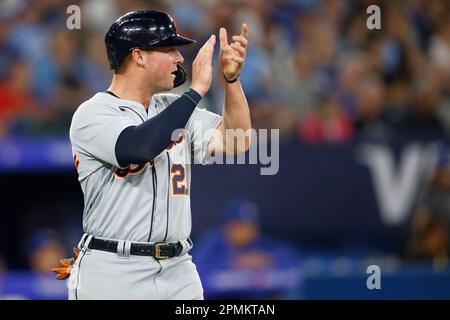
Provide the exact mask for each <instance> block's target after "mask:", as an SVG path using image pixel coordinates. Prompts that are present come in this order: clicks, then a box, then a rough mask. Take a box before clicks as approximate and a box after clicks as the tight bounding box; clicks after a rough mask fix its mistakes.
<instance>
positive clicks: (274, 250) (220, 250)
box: [192, 199, 301, 298]
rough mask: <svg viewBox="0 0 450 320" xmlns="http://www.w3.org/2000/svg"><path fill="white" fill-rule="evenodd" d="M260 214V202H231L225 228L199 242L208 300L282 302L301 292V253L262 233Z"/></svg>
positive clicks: (195, 256) (198, 256)
mask: <svg viewBox="0 0 450 320" xmlns="http://www.w3.org/2000/svg"><path fill="white" fill-rule="evenodd" d="M259 215H260V212H259V209H258V207H257V205H256V204H255V203H253V202H250V201H246V200H240V199H239V200H234V201H231V202H230V203H229V204H228V205H227V206H226V207H225V210H224V212H223V217H224V221H223V224H222V225H221V226H220V227H216V228H213V229H212V230H210V231H208V232H206V233H205V234H204V235H201V236H200V237H199V239H198V240H197V245H196V246H194V248H193V252H192V256H193V259H194V261H195V262H196V264H197V268H198V271H199V273H200V275H201V276H202V279H205V296H210V297H221V298H226V297H232V298H267V297H270V298H279V297H286V294H288V292H292V290H294V291H295V290H297V289H298V286H299V285H300V270H301V268H300V256H299V253H298V251H297V250H296V248H294V247H293V246H291V245H290V244H288V243H286V242H284V241H281V240H278V239H274V238H272V237H270V236H267V235H264V234H262V233H261V228H260V225H259ZM275 279H276V280H275Z"/></svg>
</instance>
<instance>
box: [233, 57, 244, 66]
mask: <svg viewBox="0 0 450 320" xmlns="http://www.w3.org/2000/svg"><path fill="white" fill-rule="evenodd" d="M231 60H233V61H235V62H237V63H239V64H242V63H244V60H245V59H244V58H242V57H238V56H232V57H231Z"/></svg>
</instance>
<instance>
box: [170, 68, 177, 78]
mask: <svg viewBox="0 0 450 320" xmlns="http://www.w3.org/2000/svg"><path fill="white" fill-rule="evenodd" d="M177 71H178V69H177V70H175V71H173V72H172V73H171V75H173V77H174V78H176V76H177Z"/></svg>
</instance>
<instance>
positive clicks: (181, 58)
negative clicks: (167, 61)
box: [175, 50, 184, 64]
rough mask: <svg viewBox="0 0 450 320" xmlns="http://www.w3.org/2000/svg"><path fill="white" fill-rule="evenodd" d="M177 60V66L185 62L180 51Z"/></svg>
mask: <svg viewBox="0 0 450 320" xmlns="http://www.w3.org/2000/svg"><path fill="white" fill-rule="evenodd" d="M175 59H176V62H177V64H181V63H183V62H184V58H183V55H182V54H181V52H180V51H179V50H177V55H176V58H175Z"/></svg>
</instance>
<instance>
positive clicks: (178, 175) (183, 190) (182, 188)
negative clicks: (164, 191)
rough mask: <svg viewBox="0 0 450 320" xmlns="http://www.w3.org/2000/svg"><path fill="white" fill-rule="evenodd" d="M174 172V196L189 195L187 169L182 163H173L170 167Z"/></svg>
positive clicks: (171, 171) (172, 172)
mask: <svg viewBox="0 0 450 320" xmlns="http://www.w3.org/2000/svg"><path fill="white" fill-rule="evenodd" d="M170 173H171V174H172V194H173V195H174V196H186V195H188V194H189V193H188V188H187V184H186V169H185V167H184V165H182V164H181V163H174V164H172V168H171V169H170Z"/></svg>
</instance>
